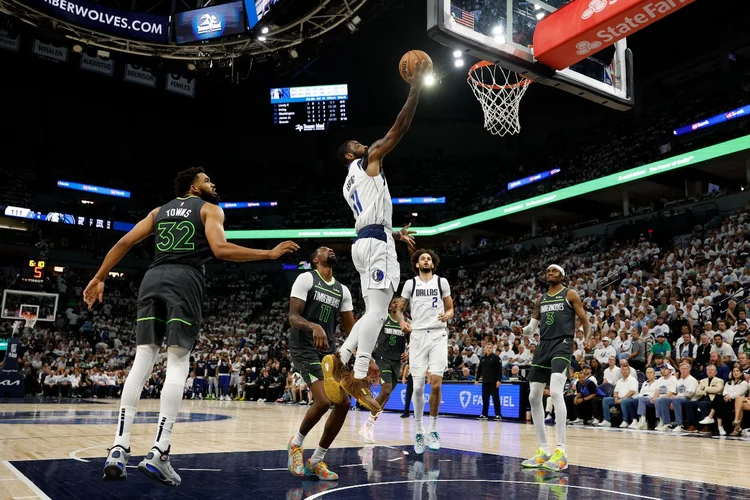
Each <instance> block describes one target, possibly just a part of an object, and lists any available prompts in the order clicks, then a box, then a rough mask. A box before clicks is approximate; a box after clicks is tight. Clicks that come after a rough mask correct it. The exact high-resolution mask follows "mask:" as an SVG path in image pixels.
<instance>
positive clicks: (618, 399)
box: [599, 360, 638, 429]
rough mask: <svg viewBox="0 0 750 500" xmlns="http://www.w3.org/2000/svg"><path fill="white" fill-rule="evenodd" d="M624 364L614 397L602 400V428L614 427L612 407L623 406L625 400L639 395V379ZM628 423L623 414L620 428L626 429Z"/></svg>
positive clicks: (624, 363) (625, 362) (625, 363)
mask: <svg viewBox="0 0 750 500" xmlns="http://www.w3.org/2000/svg"><path fill="white" fill-rule="evenodd" d="M622 363H623V365H622V366H621V368H620V373H621V377H620V378H619V379H618V380H617V382H616V383H615V390H614V392H613V394H612V396H613V397H606V398H604V399H602V413H603V415H604V420H602V422H601V423H600V424H599V426H600V427H612V416H611V409H612V407H613V406H615V405H621V404H622V402H623V401H624V400H626V399H631V398H633V397H635V396H636V394H638V379H637V378H636V377H635V375H634V374H633V373H632V372H631V369H630V366H629V365H628V364H627V361H625V360H623V361H622ZM628 423H629V422H628V421H627V419H626V418H625V416H624V414H623V419H622V423H621V424H620V427H621V428H623V429H625V428H626V427H627V426H628Z"/></svg>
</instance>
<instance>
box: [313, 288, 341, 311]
mask: <svg viewBox="0 0 750 500" xmlns="http://www.w3.org/2000/svg"><path fill="white" fill-rule="evenodd" d="M314 298H315V300H316V301H318V302H320V303H322V304H328V305H329V306H331V307H333V308H334V309H338V308H339V304H341V299H337V298H335V297H331V296H330V295H326V294H325V293H321V292H319V291H317V290H315V297H314Z"/></svg>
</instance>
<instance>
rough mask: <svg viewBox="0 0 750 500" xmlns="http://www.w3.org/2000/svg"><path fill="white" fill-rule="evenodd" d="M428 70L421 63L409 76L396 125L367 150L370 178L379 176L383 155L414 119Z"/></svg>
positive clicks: (390, 149) (401, 136)
mask: <svg viewBox="0 0 750 500" xmlns="http://www.w3.org/2000/svg"><path fill="white" fill-rule="evenodd" d="M428 68H429V64H428V63H427V62H426V61H422V62H421V63H420V65H419V68H418V69H417V70H416V72H415V74H414V75H412V76H411V80H410V81H409V84H410V85H411V89H410V90H409V97H407V98H406V103H405V104H404V107H403V108H401V112H400V113H399V114H398V117H397V118H396V123H394V124H393V127H391V129H390V130H389V131H388V133H387V134H385V137H383V138H382V139H380V140H378V141H375V142H374V143H373V144H372V145H371V146H370V147H369V148H368V149H367V175H369V176H370V177H376V176H378V175H380V166H381V164H380V162H381V160H382V159H383V157H384V156H385V155H387V154H388V153H390V152H391V151H393V148H395V147H396V145H397V144H398V143H399V142H400V141H401V139H402V138H403V137H404V135H405V134H406V131H407V130H409V127H410V126H411V121H412V119H413V118H414V112H415V111H416V110H417V104H418V103H419V93H420V92H421V91H422V83H423V82H424V75H425V73H426V71H427V70H428Z"/></svg>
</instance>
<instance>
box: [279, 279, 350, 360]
mask: <svg viewBox="0 0 750 500" xmlns="http://www.w3.org/2000/svg"><path fill="white" fill-rule="evenodd" d="M310 274H312V278H313V285H312V287H311V288H310V290H309V291H308V292H307V300H305V310H304V311H303V312H302V317H303V318H305V320H307V321H309V322H310V323H317V324H319V325H320V326H322V327H323V330H325V332H326V336H327V337H328V353H332V352H335V351H336V341H335V335H334V333H335V332H336V324H337V323H338V314H339V310H340V309H341V303H342V301H343V299H344V287H343V286H342V285H341V283H339V282H338V281H335V280H334V282H333V284H332V285H329V284H328V283H326V282H325V280H323V278H321V277H320V275H319V274H318V272H317V271H310ZM289 347H291V348H309V349H313V350H314V349H315V344H314V343H313V336H312V332H311V331H306V330H300V329H298V328H292V330H291V332H290V334H289Z"/></svg>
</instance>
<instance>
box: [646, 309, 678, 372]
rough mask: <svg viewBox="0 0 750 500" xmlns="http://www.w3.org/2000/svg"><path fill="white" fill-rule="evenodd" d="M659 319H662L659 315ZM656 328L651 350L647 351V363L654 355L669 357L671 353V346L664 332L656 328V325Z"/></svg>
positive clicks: (649, 362)
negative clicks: (654, 340)
mask: <svg viewBox="0 0 750 500" xmlns="http://www.w3.org/2000/svg"><path fill="white" fill-rule="evenodd" d="M659 319H662V318H661V317H660V318H659ZM654 329H655V330H656V343H655V344H654V345H653V346H651V350H650V351H649V353H648V361H647V364H648V365H650V364H651V362H652V361H653V360H654V357H655V356H656V355H659V354H660V355H661V356H662V357H665V358H666V357H670V356H671V355H672V346H671V345H670V344H669V342H667V338H666V333H665V332H664V331H663V329H658V326H657V327H656V328H654Z"/></svg>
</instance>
